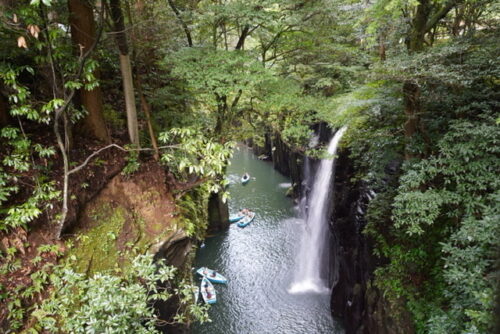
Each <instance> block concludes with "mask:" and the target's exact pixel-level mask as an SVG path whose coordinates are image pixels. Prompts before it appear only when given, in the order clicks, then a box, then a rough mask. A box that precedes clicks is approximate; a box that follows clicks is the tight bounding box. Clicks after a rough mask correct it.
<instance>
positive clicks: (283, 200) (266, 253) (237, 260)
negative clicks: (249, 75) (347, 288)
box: [193, 147, 343, 334]
mask: <svg viewBox="0 0 500 334" xmlns="http://www.w3.org/2000/svg"><path fill="white" fill-rule="evenodd" d="M231 162H232V164H231V165H230V166H229V168H228V178H229V180H230V181H231V185H230V188H229V189H230V194H231V199H230V202H229V206H230V212H235V211H237V210H238V209H239V208H243V207H247V208H251V209H253V210H254V211H255V212H256V213H257V216H256V219H255V220H254V221H253V222H252V223H251V224H250V225H249V226H247V227H246V228H239V227H237V226H236V225H235V224H233V225H231V227H230V228H229V230H228V231H226V232H223V233H220V234H217V235H215V236H213V237H209V238H207V239H206V241H205V245H204V247H202V248H200V250H199V251H198V254H197V258H196V266H202V265H203V266H208V267H210V268H213V269H216V270H218V271H220V272H222V273H223V274H224V275H226V277H227V278H228V279H229V283H228V284H227V286H222V285H217V286H216V290H217V300H218V301H217V304H215V305H213V307H211V309H210V318H211V319H212V322H211V323H206V324H203V325H200V324H197V325H195V327H194V329H193V333H196V334H201V333H207V334H208V333H210V334H213V333H221V334H222V333H224V334H230V333H234V334H251V333H269V334H271V333H273V334H280V333H281V334H293V333H296V334H299V333H300V334H303V333H311V334H314V333H318V334H320V333H342V332H343V330H342V328H341V326H340V323H338V322H337V321H335V320H334V319H332V317H331V314H330V295H329V293H328V292H325V293H314V292H307V293H301V294H290V293H289V292H288V288H289V287H290V284H291V283H292V281H293V279H294V271H295V270H296V266H297V260H296V259H297V253H298V252H299V248H300V247H299V243H300V240H301V235H302V234H303V233H304V222H303V221H302V220H300V219H299V218H297V217H298V216H299V214H298V212H297V210H296V209H295V208H294V206H293V202H292V200H291V199H290V198H287V197H285V191H286V187H287V186H289V182H290V181H289V180H288V179H287V178H285V177H284V176H282V175H281V174H279V173H278V172H277V171H275V170H274V169H273V167H272V165H271V164H270V163H268V162H264V161H260V160H258V159H257V157H256V156H255V155H253V154H252V152H251V151H250V150H248V149H246V148H244V147H241V148H240V150H239V151H237V152H235V155H234V157H233V159H232V161H231ZM244 172H248V173H250V175H251V176H252V180H251V181H250V182H249V183H248V184H247V185H241V184H240V176H241V175H242V174H243V173H244Z"/></svg>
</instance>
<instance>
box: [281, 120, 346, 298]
mask: <svg viewBox="0 0 500 334" xmlns="http://www.w3.org/2000/svg"><path fill="white" fill-rule="evenodd" d="M346 129H347V128H346V127H342V128H341V129H340V130H338V131H337V132H336V133H335V135H334V136H333V138H332V140H331V141H330V143H329V144H328V153H329V154H330V155H333V156H335V153H336V152H337V147H338V144H339V142H340V139H341V138H342V135H343V134H344V132H345V131H346ZM334 163H335V157H333V158H331V157H330V158H327V159H323V160H321V163H320V165H319V168H318V171H317V172H316V175H315V177H314V184H313V186H312V191H311V193H310V195H309V199H308V201H307V202H308V204H309V210H308V211H307V217H306V219H305V222H306V228H305V230H304V233H303V235H302V240H301V244H300V251H299V254H298V261H299V262H298V268H297V272H296V273H295V277H294V282H293V283H292V285H291V287H290V289H289V291H290V293H303V292H323V291H328V290H329V289H328V286H327V284H326V282H325V281H324V280H323V279H322V278H321V260H322V259H321V255H322V253H323V250H324V248H325V247H326V246H327V241H328V199H329V190H330V183H331V180H332V178H333V176H334V175H335V170H334Z"/></svg>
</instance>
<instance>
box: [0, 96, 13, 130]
mask: <svg viewBox="0 0 500 334" xmlns="http://www.w3.org/2000/svg"><path fill="white" fill-rule="evenodd" d="M6 100H7V99H6V98H4V96H3V95H2V93H0V128H3V127H4V126H6V125H8V124H9V123H10V122H11V118H10V114H9V105H8V103H7V101H6Z"/></svg>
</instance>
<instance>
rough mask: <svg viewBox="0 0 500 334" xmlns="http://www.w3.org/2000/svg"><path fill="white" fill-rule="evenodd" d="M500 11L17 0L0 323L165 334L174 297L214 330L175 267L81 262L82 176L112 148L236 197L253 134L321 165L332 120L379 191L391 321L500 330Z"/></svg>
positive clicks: (3, 177) (369, 230)
mask: <svg viewBox="0 0 500 334" xmlns="http://www.w3.org/2000/svg"><path fill="white" fill-rule="evenodd" d="M499 19H500V4H499V3H498V2H497V1H493V0H414V1H403V0H374V1H368V2H367V1H356V0H318V1H301V0H248V1H247V0H216V1H215V0H162V1H160V0H157V1H154V0H100V1H94V0H31V1H28V0H21V1H13V0H0V22H1V25H0V136H1V137H2V140H1V143H2V144H1V146H0V155H1V160H0V205H1V208H0V219H1V220H0V239H1V245H0V254H1V255H0V256H1V257H0V272H1V274H2V276H3V277H5V279H0V298H1V302H0V328H1V329H2V331H4V332H5V333H18V332H23V333H42V332H44V331H48V332H52V333H56V332H58V333H59V332H60V333H80V332H81V333H83V332H88V331H87V330H90V329H92V331H95V332H101V331H102V332H104V331H106V332H110V333H111V332H112V333H131V332H134V333H155V332H157V328H156V327H155V325H157V324H158V322H160V320H159V319H157V316H156V315H155V309H154V307H153V306H152V305H153V304H154V301H156V300H167V299H168V298H170V297H171V296H172V294H176V295H177V296H179V299H180V300H182V301H183V303H184V304H185V305H184V307H183V310H182V312H180V313H179V314H178V316H177V318H176V319H175V320H176V321H179V322H189V321H192V320H194V319H197V320H202V321H206V320H207V315H206V308H204V307H195V306H193V305H189V302H188V300H189V298H190V292H189V291H190V290H189V289H190V287H189V284H188V283H187V282H182V284H180V286H181V288H178V289H173V288H171V289H168V288H166V289H160V288H158V287H157V285H156V284H155V282H157V281H158V280H161V281H165V282H167V281H174V280H176V279H175V278H174V277H175V275H174V271H175V270H174V269H172V268H171V267H168V266H165V265H163V264H161V263H160V264H158V267H157V268H159V269H155V267H154V264H153V262H152V259H151V258H150V257H147V256H146V257H144V256H138V257H136V258H135V259H133V264H132V265H131V266H130V267H129V268H127V270H124V271H123V272H102V273H97V274H93V275H90V274H89V273H78V272H76V271H75V270H74V268H73V267H72V261H73V260H74V259H72V257H71V256H68V255H67V254H68V249H70V248H71V247H70V246H69V245H67V243H68V242H72V240H71V238H72V237H71V236H70V235H68V231H69V230H70V227H71V226H72V224H73V223H74V222H73V220H74V219H75V217H74V216H73V215H72V210H74V209H72V208H73V206H74V205H75V203H76V202H77V201H78V196H79V192H80V191H84V188H85V187H84V186H82V185H83V184H82V183H81V181H80V179H79V176H78V175H79V173H81V172H82V170H84V169H85V168H89V166H93V168H98V167H99V164H102V163H103V159H104V160H105V159H107V158H106V157H108V158H109V157H110V154H111V153H109V152H111V151H113V152H116V154H121V155H123V156H125V159H126V161H127V163H126V166H125V168H124V170H123V173H125V174H127V175H132V174H133V173H134V172H136V171H137V170H138V169H139V168H140V165H141V163H144V162H145V161H150V160H153V161H158V163H160V164H161V165H162V166H164V168H165V169H166V170H167V171H168V173H169V175H171V177H172V178H173V179H175V180H176V181H175V182H176V183H179V184H182V185H183V186H184V188H183V189H188V188H189V189H192V188H196V187H198V188H200V189H202V192H203V193H204V194H206V195H207V196H208V195H209V194H212V195H213V194H217V195H216V196H221V197H222V198H223V199H224V200H225V197H226V194H225V192H224V190H223V189H224V186H225V184H224V180H223V175H224V171H225V168H226V166H227V163H228V160H229V158H230V156H231V154H232V153H231V152H232V150H233V148H234V145H235V143H236V142H237V141H242V140H245V139H249V138H252V139H253V141H254V142H255V143H257V144H258V143H261V142H263V140H264V138H265V136H266V135H269V134H272V135H273V136H278V137H279V138H280V139H281V140H282V141H283V142H284V143H286V144H287V145H289V146H290V147H291V148H292V149H293V150H295V151H298V152H307V153H308V154H318V152H308V151H309V147H308V143H309V140H310V138H311V137H312V136H313V134H314V133H313V130H312V129H313V126H314V125H316V124H319V123H326V124H328V125H329V126H330V127H332V128H338V127H340V126H343V125H347V126H348V131H347V133H346V140H345V142H344V144H343V146H344V149H347V150H349V152H350V155H351V157H352V158H353V159H354V161H355V162H356V165H357V170H358V171H359V174H358V175H357V176H356V178H357V179H359V181H360V182H365V183H366V184H368V185H370V187H371V188H373V189H374V190H375V192H376V193H377V196H376V197H375V198H374V199H373V200H372V201H371V202H370V204H369V208H368V214H367V220H368V225H367V227H366V229H365V232H364V233H365V234H366V235H367V236H368V237H369V238H371V239H372V240H374V244H375V246H374V252H375V253H376V254H377V255H378V256H379V257H380V261H381V265H380V266H379V267H378V268H377V269H376V271H375V273H374V278H373V284H374V286H375V287H376V288H377V289H379V290H380V291H382V293H383V296H384V298H385V299H386V300H387V302H388V305H390V308H391V313H392V314H393V319H392V321H395V322H396V323H397V322H398V321H402V319H405V317H406V315H409V316H410V318H411V327H412V328H413V329H414V330H415V331H416V332H418V333H490V332H493V330H494V322H495V319H494V306H495V293H496V289H497V287H498V253H499V248H498V246H499V242H498V240H500V224H499V218H500V216H499V205H498V202H499V200H500V184H499V182H500V181H499V178H498V171H499V170H500V163H499V153H500V152H499V150H500V149H499V147H500V146H499V142H500V133H499V123H500V116H499V114H498V110H499V107H500V105H499V103H500V102H499V101H500V99H499V97H500V95H499V94H500V93H499V92H500V90H499V83H500V66H499V65H500V64H499V62H500V61H499V57H498V55H499V54H500V43H499V41H500V39H499V37H500V35H499V30H498V28H499V26H498V23H499ZM106 154H108V155H106ZM113 154H114V153H113ZM388 165H391V166H396V167H395V172H394V173H393V174H394V175H393V176H392V177H389V178H388V177H387V175H386V170H387V166H388ZM80 186H81V187H80ZM79 187H80V188H79ZM179 197H180V196H179ZM198 228H202V227H196V226H190V227H188V228H187V230H188V231H191V232H190V233H193V234H197V233H195V231H197V230H198ZM41 231H42V232H43V235H44V236H45V237H44V238H45V240H44V241H43V242H40V241H39V240H38V241H35V240H34V238H33V237H30V236H35V235H38V234H37V233H41ZM196 237H201V236H200V235H196ZM30 243H33V244H32V246H33V247H34V248H37V251H36V252H35V253H36V254H34V253H33V252H31V251H28V250H27V249H28V248H29V247H30ZM33 247H32V248H33ZM25 253H30V254H32V256H31V255H30V256H31V257H30V258H28V257H27V256H26V255H25ZM33 254H34V255H33ZM136 255H137V254H136ZM130 256H132V255H130ZM134 256H135V255H134ZM26 267H29V268H30V269H29V271H26V272H28V273H29V277H26V279H23V280H18V281H16V282H17V283H15V284H13V283H12V282H14V281H10V280H11V279H12V280H13V279H18V278H19V277H21V276H26V275H25V274H23V269H24V268H26ZM9 282H10V283H9ZM167 285H168V284H167ZM182 287H184V288H182ZM116 289H121V291H122V292H123V293H122V292H120V294H113V293H111V291H113V290H115V291H116ZM57 290H59V291H60V293H54V291H57ZM100 291H108V292H106V294H109V295H113V296H115V297H114V298H111V300H110V301H109V303H107V302H105V301H104V300H102V301H100V300H99V299H98V297H96V296H98V295H99V294H101V292H100ZM120 295H121V296H120ZM96 298H97V299H96ZM96 300H97V301H96ZM110 305H111V306H110ZM132 305H134V307H131V306H132Z"/></svg>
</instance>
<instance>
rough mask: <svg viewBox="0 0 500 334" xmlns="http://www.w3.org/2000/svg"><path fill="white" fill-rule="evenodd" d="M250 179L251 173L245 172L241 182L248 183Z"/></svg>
mask: <svg viewBox="0 0 500 334" xmlns="http://www.w3.org/2000/svg"><path fill="white" fill-rule="evenodd" d="M248 181H250V174H248V173H245V174H243V176H242V177H241V183H242V184H247V183H248Z"/></svg>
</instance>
